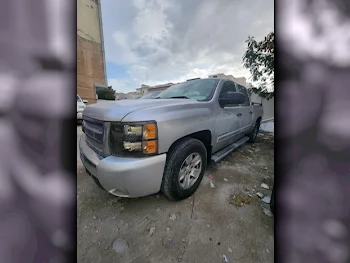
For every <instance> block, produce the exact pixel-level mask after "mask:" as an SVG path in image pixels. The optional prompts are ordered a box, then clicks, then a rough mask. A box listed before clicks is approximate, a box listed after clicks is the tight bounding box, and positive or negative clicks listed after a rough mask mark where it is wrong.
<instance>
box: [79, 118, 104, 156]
mask: <svg viewBox="0 0 350 263" xmlns="http://www.w3.org/2000/svg"><path fill="white" fill-rule="evenodd" d="M83 125H84V132H85V135H86V143H87V144H88V145H89V147H90V148H91V149H92V150H94V151H95V152H96V153H97V154H99V155H101V156H103V138H104V132H105V126H104V123H103V122H101V121H95V120H90V119H88V120H87V119H84V124H83Z"/></svg>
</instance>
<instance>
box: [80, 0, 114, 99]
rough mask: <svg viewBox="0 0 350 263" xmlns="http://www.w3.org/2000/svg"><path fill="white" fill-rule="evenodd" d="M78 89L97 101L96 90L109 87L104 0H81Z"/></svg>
mask: <svg viewBox="0 0 350 263" xmlns="http://www.w3.org/2000/svg"><path fill="white" fill-rule="evenodd" d="M77 49H78V50H77V90H78V94H79V96H80V97H81V98H82V99H86V100H88V101H89V103H95V102H96V89H101V88H104V87H107V77H106V62H105V54H104V43H103V31H102V17H101V5H100V0H77Z"/></svg>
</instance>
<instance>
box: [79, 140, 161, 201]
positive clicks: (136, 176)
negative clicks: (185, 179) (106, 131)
mask: <svg viewBox="0 0 350 263" xmlns="http://www.w3.org/2000/svg"><path fill="white" fill-rule="evenodd" d="M79 150H80V159H81V161H82V163H83V165H84V166H85V168H86V170H87V171H88V172H89V173H90V174H91V176H94V177H95V178H96V179H97V180H98V181H99V182H100V184H101V185H102V187H103V188H104V189H105V190H106V191H108V192H109V193H111V194H113V195H116V196H120V197H132V198H134V197H142V196H147V195H151V194H155V193H158V192H159V191H160V186H161V183H162V178H163V171H164V166H165V161H166V154H160V155H156V156H153V157H146V158H122V157H114V156H109V157H106V158H103V159H100V158H99V157H98V155H97V154H96V153H95V152H94V151H93V150H92V149H91V148H90V147H89V146H88V145H87V144H86V141H85V134H82V135H81V137H80V141H79Z"/></svg>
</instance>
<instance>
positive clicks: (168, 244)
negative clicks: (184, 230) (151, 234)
mask: <svg viewBox="0 0 350 263" xmlns="http://www.w3.org/2000/svg"><path fill="white" fill-rule="evenodd" d="M162 244H163V246H165V247H167V248H169V247H171V245H172V244H173V238H172V237H170V236H165V237H164V238H163V241H162Z"/></svg>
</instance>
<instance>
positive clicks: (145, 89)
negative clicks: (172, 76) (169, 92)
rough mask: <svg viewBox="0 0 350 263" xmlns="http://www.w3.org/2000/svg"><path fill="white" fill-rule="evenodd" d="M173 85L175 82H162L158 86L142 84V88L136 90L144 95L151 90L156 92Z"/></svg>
mask: <svg viewBox="0 0 350 263" xmlns="http://www.w3.org/2000/svg"><path fill="white" fill-rule="evenodd" d="M172 85H174V83H166V84H161V85H156V86H148V85H145V84H142V85H141V87H140V88H138V89H136V92H137V93H138V94H141V95H142V96H143V95H146V94H148V93H150V92H156V91H160V92H162V91H164V90H166V89H167V88H169V87H170V86H172Z"/></svg>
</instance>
